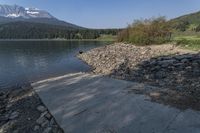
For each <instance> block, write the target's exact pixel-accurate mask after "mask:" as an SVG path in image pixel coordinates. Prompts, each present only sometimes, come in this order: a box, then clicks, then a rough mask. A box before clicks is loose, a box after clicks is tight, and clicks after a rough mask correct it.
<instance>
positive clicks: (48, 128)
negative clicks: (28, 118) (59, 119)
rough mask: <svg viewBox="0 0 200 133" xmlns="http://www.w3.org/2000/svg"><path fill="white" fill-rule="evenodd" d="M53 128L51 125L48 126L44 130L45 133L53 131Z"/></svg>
mask: <svg viewBox="0 0 200 133" xmlns="http://www.w3.org/2000/svg"><path fill="white" fill-rule="evenodd" d="M51 130H52V128H51V127H47V128H46V129H45V130H44V131H43V133H50V132H51Z"/></svg>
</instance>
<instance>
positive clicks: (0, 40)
mask: <svg viewBox="0 0 200 133" xmlns="http://www.w3.org/2000/svg"><path fill="white" fill-rule="evenodd" d="M3 41H107V42H114V41H115V40H103V39H102V40H101V39H0V42H3Z"/></svg>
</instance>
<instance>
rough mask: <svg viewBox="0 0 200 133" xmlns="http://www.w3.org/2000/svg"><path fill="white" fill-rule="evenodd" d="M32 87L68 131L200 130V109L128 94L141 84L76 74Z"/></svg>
mask: <svg viewBox="0 0 200 133" xmlns="http://www.w3.org/2000/svg"><path fill="white" fill-rule="evenodd" d="M32 86H33V88H34V89H35V90H36V92H37V93H38V94H39V96H40V98H41V99H42V101H43V102H44V104H45V105H46V106H47V107H48V109H49V110H50V112H51V113H52V115H53V116H54V117H55V119H56V120H57V122H58V124H59V125H60V126H61V127H62V128H63V129H64V131H65V132H66V133H102V132H103V133H113V132H114V133H115V132H116V133H118V132H119V133H124V132H125V133H129V132H130V133H147V132H148V133H165V132H170V133H174V132H176V133H179V132H180V133H188V132H194V133H196V132H200V125H199V123H200V119H199V118H200V113H199V112H195V111H192V110H190V111H189V112H188V111H180V110H178V109H175V108H172V107H169V106H164V105H161V104H157V103H153V102H151V101H150V100H149V98H148V97H146V96H143V95H136V94H133V93H128V90H129V89H130V88H131V89H134V88H136V89H137V87H141V85H139V84H138V83H133V82H128V81H123V80H117V79H111V78H108V77H103V76H97V75H91V74H84V73H75V74H68V75H64V76H61V77H56V78H51V79H47V80H43V81H39V82H36V83H33V84H32ZM142 87H145V85H142ZM186 121H187V122H186ZM191 125H192V126H191ZM182 126H184V127H183V128H182Z"/></svg>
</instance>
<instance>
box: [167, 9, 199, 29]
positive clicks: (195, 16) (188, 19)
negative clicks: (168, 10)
mask: <svg viewBox="0 0 200 133" xmlns="http://www.w3.org/2000/svg"><path fill="white" fill-rule="evenodd" d="M170 22H171V23H172V25H173V28H175V29H177V30H179V31H187V30H194V31H195V30H196V29H197V27H199V26H200V11H199V12H195V13H191V14H187V15H184V16H180V17H177V18H174V19H172V20H170Z"/></svg>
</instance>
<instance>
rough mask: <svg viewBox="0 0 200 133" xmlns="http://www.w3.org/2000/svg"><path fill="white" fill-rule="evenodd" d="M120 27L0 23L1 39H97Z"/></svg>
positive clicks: (113, 32)
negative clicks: (76, 27)
mask: <svg viewBox="0 0 200 133" xmlns="http://www.w3.org/2000/svg"><path fill="white" fill-rule="evenodd" d="M119 31H120V29H86V28H85V29H75V28H67V27H64V26H55V25H48V24H40V23H29V22H13V23H8V24H2V25H0V38H1V39H58V38H60V39H97V38H99V37H100V36H101V35H102V34H109V35H117V34H118V32H119Z"/></svg>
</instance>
